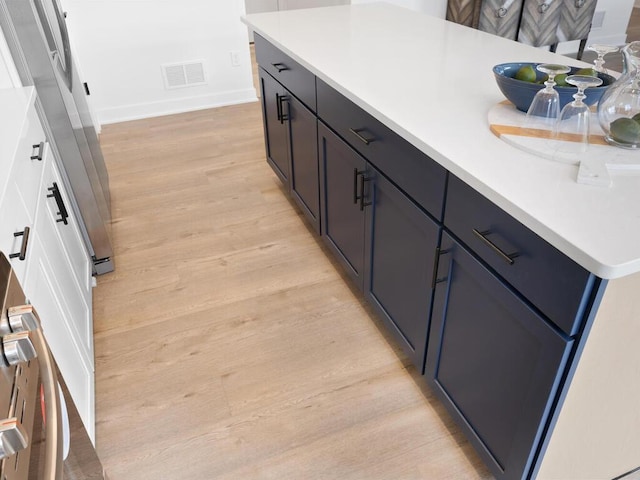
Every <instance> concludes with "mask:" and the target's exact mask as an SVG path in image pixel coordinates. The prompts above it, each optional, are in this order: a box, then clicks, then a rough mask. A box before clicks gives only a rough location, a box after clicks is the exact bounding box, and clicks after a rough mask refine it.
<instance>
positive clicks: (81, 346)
mask: <svg viewBox="0 0 640 480" xmlns="http://www.w3.org/2000/svg"><path fill="white" fill-rule="evenodd" d="M22 90H25V91H30V90H29V89H17V91H16V93H15V95H19V93H18V92H19V91H22ZM7 95H9V94H8V93H7V92H6V91H4V92H3V91H0V103H1V101H2V100H3V99H4V96H7ZM34 97H35V94H34V93H31V95H26V96H25V98H26V101H23V102H16V106H15V107H16V111H14V112H6V116H7V118H8V119H13V121H14V122H15V121H16V119H17V118H20V119H24V120H22V121H20V122H17V123H18V125H15V128H14V130H13V131H11V132H8V131H7V132H3V131H2V129H1V128H0V251H2V252H3V253H5V255H7V256H10V255H12V254H17V253H20V250H21V247H22V253H24V254H25V255H23V257H22V259H21V258H20V257H18V256H15V255H14V258H11V265H12V267H13V268H14V270H15V272H16V275H17V277H18V280H20V282H21V284H22V286H23V289H24V291H25V294H26V296H27V299H28V300H29V302H30V303H32V304H33V305H34V306H35V308H36V309H37V311H38V314H39V316H40V319H41V322H42V328H43V331H44V335H45V337H46V339H47V342H48V343H49V346H50V348H51V351H52V353H53V356H54V358H55V360H56V362H57V363H58V366H59V368H60V372H61V373H62V376H63V377H64V379H65V382H66V384H67V386H68V388H69V391H70V393H71V396H72V397H73V400H74V403H75V404H76V407H77V409H78V411H79V413H80V416H81V417H82V420H83V422H84V424H85V427H86V429H87V431H88V433H89V435H90V437H91V438H92V439H93V438H95V437H94V435H95V392H94V352H93V316H92V278H91V259H90V257H89V254H88V252H87V251H86V248H85V246H84V242H83V240H82V235H81V232H80V228H79V225H78V222H77V221H76V218H75V216H74V214H73V211H72V209H71V207H70V203H69V198H68V195H67V192H66V191H65V188H64V184H63V181H62V179H61V178H60V173H59V171H58V167H57V165H56V162H55V159H54V156H53V152H52V151H51V148H50V145H49V144H48V143H47V142H46V141H45V134H44V131H43V129H42V126H41V124H40V122H39V119H38V116H37V113H36V111H35V108H34ZM23 100H24V99H23ZM20 109H22V110H20ZM4 117H5V113H0V127H2V126H3V124H8V123H9V122H10V120H8V119H5V118H4ZM5 133H6V135H5ZM3 142H6V143H12V144H13V145H14V147H13V148H10V147H6V143H4V145H5V146H3ZM4 172H8V174H6V173H4ZM25 227H26V228H28V230H29V235H28V241H27V242H24V245H23V239H24V238H25V235H24V234H22V235H20V232H24V231H25ZM16 233H17V234H18V235H17V236H16ZM25 247H26V248H25Z"/></svg>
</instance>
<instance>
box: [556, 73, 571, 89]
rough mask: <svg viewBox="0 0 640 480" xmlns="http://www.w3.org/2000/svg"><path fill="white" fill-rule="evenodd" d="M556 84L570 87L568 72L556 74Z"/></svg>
mask: <svg viewBox="0 0 640 480" xmlns="http://www.w3.org/2000/svg"><path fill="white" fill-rule="evenodd" d="M554 80H555V82H556V85H557V86H558V87H570V86H571V85H569V84H568V83H567V74H566V73H561V74H559V75H556V76H555V78H554Z"/></svg>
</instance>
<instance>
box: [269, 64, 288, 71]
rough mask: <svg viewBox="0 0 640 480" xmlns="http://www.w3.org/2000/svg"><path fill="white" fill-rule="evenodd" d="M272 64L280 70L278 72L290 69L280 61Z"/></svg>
mask: <svg viewBox="0 0 640 480" xmlns="http://www.w3.org/2000/svg"><path fill="white" fill-rule="evenodd" d="M271 66H273V68H275V69H276V70H278V73H280V72H284V71H285V70H289V67H287V66H286V65H285V64H284V63H280V62H276V63H272V64H271Z"/></svg>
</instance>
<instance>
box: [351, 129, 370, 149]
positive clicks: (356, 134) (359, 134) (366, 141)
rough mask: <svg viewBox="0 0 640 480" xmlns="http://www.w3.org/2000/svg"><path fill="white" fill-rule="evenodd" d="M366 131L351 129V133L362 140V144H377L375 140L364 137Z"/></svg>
mask: <svg viewBox="0 0 640 480" xmlns="http://www.w3.org/2000/svg"><path fill="white" fill-rule="evenodd" d="M364 130H365V129H364V128H350V129H349V131H350V132H351V133H353V134H354V135H355V136H356V137H358V140H360V141H361V142H362V143H364V144H365V145H369V144H370V143H371V142H375V140H376V139H375V138H367V137H365V136H364V135H362V133H360V132H363V131H364Z"/></svg>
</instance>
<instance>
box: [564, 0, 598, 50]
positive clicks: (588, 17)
mask: <svg viewBox="0 0 640 480" xmlns="http://www.w3.org/2000/svg"><path fill="white" fill-rule="evenodd" d="M597 3H598V1H597V0H565V1H563V2H562V9H561V12H560V23H559V25H558V41H560V42H565V41H570V40H583V39H585V38H587V37H588V36H589V32H590V31H591V21H592V20H593V14H594V13H595V11H596V4H597Z"/></svg>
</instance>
